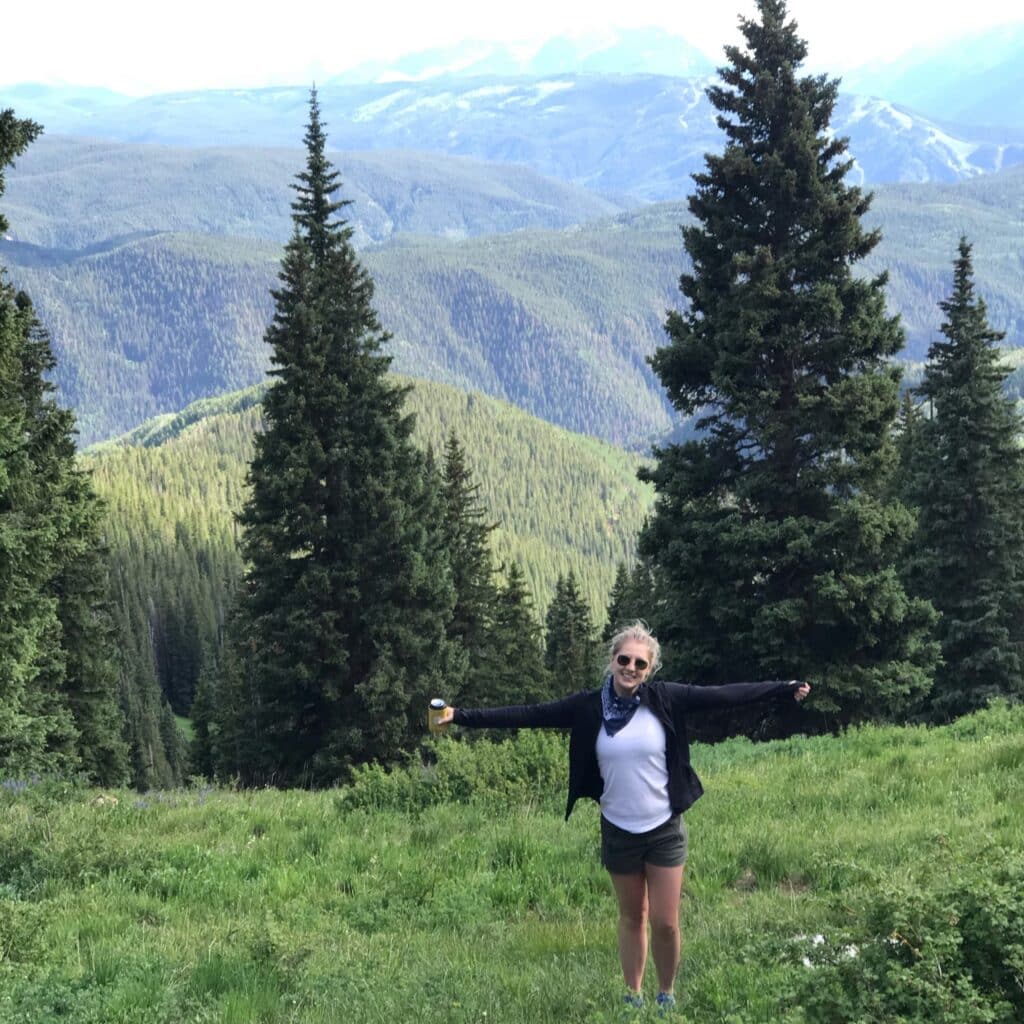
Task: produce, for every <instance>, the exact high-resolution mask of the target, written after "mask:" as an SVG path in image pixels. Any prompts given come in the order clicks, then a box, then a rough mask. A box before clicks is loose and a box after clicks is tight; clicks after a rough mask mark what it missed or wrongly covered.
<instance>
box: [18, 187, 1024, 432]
mask: <svg viewBox="0 0 1024 1024" xmlns="http://www.w3.org/2000/svg"><path fill="white" fill-rule="evenodd" d="M1022 201H1024V173H1022V172H1021V171H1019V170H1010V171H1006V172H1004V173H1002V174H999V175H992V176H989V177H985V178H979V179H977V180H976V181H973V182H970V183H967V184H961V185H955V186H954V185H949V186H938V185H932V186H909V185H903V186H892V187H885V188H880V189H878V190H877V192H876V198H875V204H874V208H873V210H872V212H871V213H870V214H869V218H868V220H869V223H871V224H877V225H879V226H881V228H882V230H883V240H882V243H881V244H880V245H879V246H878V249H877V250H876V252H875V253H874V254H873V256H872V258H871V259H870V260H869V261H868V264H867V266H866V268H865V269H866V271H868V272H872V273H877V272H878V271H880V270H882V269H888V271H889V273H890V283H889V289H888V294H889V297H890V307H891V308H892V309H893V310H895V311H899V312H901V313H902V314H903V323H904V327H905V329H906V331H907V336H908V343H907V347H906V349H905V350H904V352H903V353H902V357H903V358H906V359H910V360H920V359H921V358H922V357H923V355H924V353H925V352H926V350H927V347H928V344H929V343H930V342H931V340H932V339H933V337H934V335H935V332H936V330H937V326H938V324H937V321H936V303H937V302H938V301H939V299H940V298H941V297H942V296H943V295H944V294H945V290H946V289H947V288H948V283H949V269H948V268H949V260H950V258H951V254H952V253H953V252H955V249H956V244H957V239H958V237H959V235H960V232H961V231H964V230H966V231H967V233H968V234H969V236H970V237H971V238H973V239H975V240H976V255H975V265H976V270H977V277H978V282H979V288H980V289H981V290H982V292H983V293H984V294H985V295H986V296H987V298H988V305H989V310H990V313H991V317H992V321H993V324H994V325H995V326H996V327H997V328H999V329H1001V330H1005V331H1006V332H1007V338H1006V342H1005V344H1006V345H1007V346H1008V347H1016V346H1017V345H1019V344H1020V343H1021V340H1022V338H1024V266H1022V265H1021V263H1020V259H1019V240H1020V237H1021V233H1022V232H1024V215H1022V214H1021V210H1022V209H1024V206H1022ZM349 209H350V210H351V211H352V212H353V214H355V213H356V212H357V210H356V208H354V207H351V208H349ZM688 217H689V214H688V211H687V210H686V208H685V206H684V205H683V204H682V203H676V204H659V205H652V206H649V207H645V208H642V209H640V210H636V211H631V212H628V213H624V214H620V215H618V216H616V217H614V218H611V219H606V220H600V221H596V222H592V223H589V224H587V225H584V226H580V227H574V228H569V229H564V230H559V231H522V232H516V233H513V234H507V235H501V236H489V237H487V238H478V239H467V240H464V241H453V240H447V241H446V240H443V239H438V238H409V237H402V238H397V239H395V240H394V241H392V242H391V243H390V244H388V245H384V246H380V247H373V248H369V249H367V250H365V252H364V258H365V262H366V265H367V267H368V269H369V270H370V272H371V273H372V275H373V277H374V279H375V281H376V282H377V292H376V299H375V301H376V305H377V307H378V309H379V310H380V313H381V316H382V319H383V321H384V323H385V326H387V327H388V328H389V329H390V330H392V331H393V332H394V334H395V340H394V342H393V349H392V350H393V353H394V356H395V367H396V369H398V370H400V371H401V372H403V373H408V374H412V375H414V376H417V377H427V378H431V379H434V380H441V381H445V382H447V383H451V384H455V385H457V386H460V387H464V388H471V389H478V390H481V391H483V392H485V393H487V394H491V395H494V396H495V397H499V398H504V399H507V400H509V401H512V402H514V403H516V404H519V405H521V406H522V407H523V408H525V409H527V410H528V411H529V412H532V413H533V414H535V415H537V416H540V417H542V418H544V419H547V420H548V421H549V422H553V423H556V424H558V425H561V426H565V427H567V428H569V429H572V430H575V431H580V432H585V433H589V434H592V435H595V436H598V437H603V438H605V439H607V440H611V441H613V442H616V443H619V444H624V445H628V446H631V447H635V448H637V449H639V450H646V448H647V446H648V444H649V442H650V441H651V439H652V438H653V437H656V436H659V435H661V434H663V433H664V432H665V431H666V430H667V429H668V428H669V425H670V422H671V419H670V415H669V411H668V408H667V406H666V404H665V402H664V398H663V396H662V394H661V389H660V388H659V387H658V386H657V383H656V381H655V379H654V377H653V375H652V374H651V373H650V371H649V369H648V368H647V366H646V364H645V362H644V359H645V357H646V356H647V355H648V354H649V353H650V352H652V351H653V350H654V348H655V347H656V346H657V345H660V344H662V343H663V331H662V324H663V322H664V316H665V310H666V309H668V308H676V307H678V306H679V305H680V299H681V297H680V295H679V292H678V290H677V281H678V277H679V274H680V272H681V271H682V270H683V269H684V268H685V260H684V256H683V252H682V245H681V240H680V235H679V228H678V225H679V224H680V223H681V222H684V221H686V220H688ZM0 256H2V257H3V259H4V261H5V262H6V263H7V265H8V266H9V268H10V272H11V274H12V276H13V277H14V279H15V280H16V281H17V282H18V283H19V284H20V285H21V286H22V287H25V288H26V289H27V290H28V291H30V293H31V294H32V295H33V297H34V298H35V301H36V305H37V308H38V309H39V310H40V314H41V317H42V319H43V320H44V322H45V323H46V324H47V325H48V326H49V327H50V329H51V332H52V334H53V337H54V346H55V349H56V351H57V354H58V358H59V365H58V370H57V378H56V379H57V382H58V384H59V386H60V389H61V394H62V396H63V398H64V400H65V401H66V402H67V403H68V404H69V405H71V406H72V407H73V408H74V409H75V410H76V412H77V414H78V418H79V423H80V425H81V430H82V438H83V440H84V441H85V442H91V441H96V440H100V439H102V438H105V437H110V436H113V435H115V434H118V433H121V432H123V431H125V430H128V429H130V428H131V427H133V426H135V425H137V424H138V423H140V422H142V421H143V420H145V419H147V418H149V417H151V416H153V415H156V414H158V413H161V412H166V411H172V410H177V409H180V408H182V407H183V406H185V405H187V404H188V403H190V402H192V401H195V400H196V399H199V398H202V397H204V396H209V395H215V394H219V393H221V392H223V391H226V390H231V389H234V388H239V387H244V386H247V385H250V384H254V383H256V382H258V381H259V380H260V379H261V377H262V373H263V370H264V368H265V361H266V358H267V353H266V350H265V347H264V345H263V344H262V340H261V339H262V333H263V329H264V326H265V324H266V323H267V321H268V319H269V316H270V308H271V301H270V295H269V289H270V287H271V286H272V285H273V284H274V280H275V275H276V268H277V259H278V256H279V246H278V245H277V244H276V243H275V242H271V241H265V240H259V239H254V238H247V239H240V238H234V237H228V236H222V237H211V236H206V235H198V234H189V235H183V234H154V235H146V236H144V237H136V238H129V239H126V240H125V239H122V240H120V241H116V240H115V241H111V242H109V243H107V244H106V245H103V246H98V247H92V248H88V249H86V250H83V251H80V252H69V251H66V250H53V249H47V248H41V247H36V246H30V245H27V244H21V243H12V242H0Z"/></svg>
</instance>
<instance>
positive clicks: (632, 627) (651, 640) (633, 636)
mask: <svg viewBox="0 0 1024 1024" xmlns="http://www.w3.org/2000/svg"><path fill="white" fill-rule="evenodd" d="M627 640H635V641H636V642H637V643H641V644H646V645H647V650H648V651H650V652H651V675H654V673H655V672H657V671H658V669H659V668H661V644H659V643H658V638H657V637H656V636H654V634H653V633H651V631H650V630H649V629H648V628H647V623H646V622H644V621H643V619H637V620H636V621H635V622H631V623H630V624H629V625H628V626H624V627H623V628H622V629H620V630H619V631H618V633H616V634H615V636H613V637H612V640H611V644H610V646H609V648H608V669H609V671H611V668H612V662H613V661H614V660H615V655H616V654H618V653H619V651H620V650H622V645H623V644H624V643H625V642H626V641H627Z"/></svg>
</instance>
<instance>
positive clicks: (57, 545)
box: [0, 110, 127, 784]
mask: <svg viewBox="0 0 1024 1024" xmlns="http://www.w3.org/2000/svg"><path fill="white" fill-rule="evenodd" d="M40 130H41V129H40V128H39V126H38V125H36V124H34V123H33V122H31V121H26V120H22V119H18V118H16V117H15V116H14V114H13V112H12V111H10V110H6V111H3V112H0V195H2V193H3V185H4V179H3V169H4V167H5V166H6V165H7V164H8V163H9V162H10V161H11V160H13V159H14V158H15V157H16V156H17V155H18V154H19V153H21V152H23V151H24V149H25V148H26V147H27V146H28V145H29V143H30V142H31V141H32V140H33V139H34V138H35V137H36V136H37V135H38V134H39V132H40ZM6 228H7V221H6V219H4V218H3V216H2V215H0V230H6ZM3 273H4V272H3V269H2V268H0V771H7V772H12V771H19V772H20V771H29V770H36V771H40V770H50V771H57V772H70V771H75V770H84V771H85V772H86V773H87V774H88V775H89V776H90V777H91V778H92V779H93V780H94V781H97V782H100V783H105V784H106V783H117V782H121V781H123V780H124V779H125V777H126V770H127V750H126V747H125V744H124V742H123V739H122V736H121V731H122V726H123V719H122V716H121V712H120V708H119V706H118V676H117V670H116V664H115V662H114V645H113V643H112V640H111V617H110V615H109V612H108V609H107V605H106V601H107V597H106V592H107V580H106V573H105V568H104V565H103V561H102V549H101V543H100V540H101V508H100V505H99V503H98V500H97V498H96V496H95V494H94V492H93V490H92V486H91V483H90V481H89V479H88V477H87V475H86V474H85V473H83V472H82V471H81V470H80V469H79V468H78V466H77V465H76V453H75V445H74V439H73V438H74V431H75V424H74V417H73V415H72V414H71V413H70V412H69V411H68V410H66V409H63V408H61V407H60V406H59V405H58V404H57V402H56V401H55V400H54V397H53V392H54V387H53V385H52V384H51V383H50V382H49V381H48V379H47V375H48V374H49V373H50V372H52V370H53V369H54V367H55V365H56V364H55V360H54V358H53V353H52V349H51V346H50V340H49V337H48V335H47V334H46V332H45V331H44V330H43V329H42V327H41V325H40V324H39V321H38V320H37V318H36V316H35V312H34V310H33V308H32V303H31V301H30V300H29V298H28V296H27V295H25V294H24V293H23V292H16V291H15V290H14V289H13V288H12V287H11V286H10V284H9V283H8V282H7V281H6V280H5V279H4V277H3Z"/></svg>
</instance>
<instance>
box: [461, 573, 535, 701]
mask: <svg viewBox="0 0 1024 1024" xmlns="http://www.w3.org/2000/svg"><path fill="white" fill-rule="evenodd" d="M551 694H552V690H551V678H550V676H549V674H548V671H547V668H546V666H545V664H544V643H543V640H542V638H541V628H540V623H539V622H538V620H537V616H536V612H535V611H534V608H533V601H532V599H531V597H530V592H529V590H528V589H527V586H526V577H525V576H524V575H523V570H522V569H521V568H520V566H519V563H518V562H512V563H511V564H510V565H509V566H508V568H507V570H506V580H505V583H504V585H502V586H499V587H498V588H497V591H496V593H495V598H494V604H493V608H492V612H491V622H490V626H489V629H488V633H487V644H486V646H485V648H484V650H483V652H482V654H481V656H480V657H479V659H473V658H470V662H469V671H468V672H467V675H466V683H465V686H464V687H463V690H462V691H461V692H460V693H459V694H458V695H457V700H456V701H455V702H456V703H463V704H475V705H481V706H494V705H504V704H529V703H531V702H533V701H540V700H546V699H548V698H549V697H550V696H551Z"/></svg>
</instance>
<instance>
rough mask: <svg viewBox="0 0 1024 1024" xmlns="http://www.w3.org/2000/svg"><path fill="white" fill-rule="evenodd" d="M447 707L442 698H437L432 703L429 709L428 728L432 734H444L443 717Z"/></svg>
mask: <svg viewBox="0 0 1024 1024" xmlns="http://www.w3.org/2000/svg"><path fill="white" fill-rule="evenodd" d="M447 707H448V705H447V704H445V702H444V701H443V700H441V698H440V697H435V698H434V699H433V700H432V701H431V702H430V707H429V708H427V728H428V729H429V730H430V731H431V732H444V726H443V725H441V715H442V714H443V713H444V710H445V709H446V708H447Z"/></svg>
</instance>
